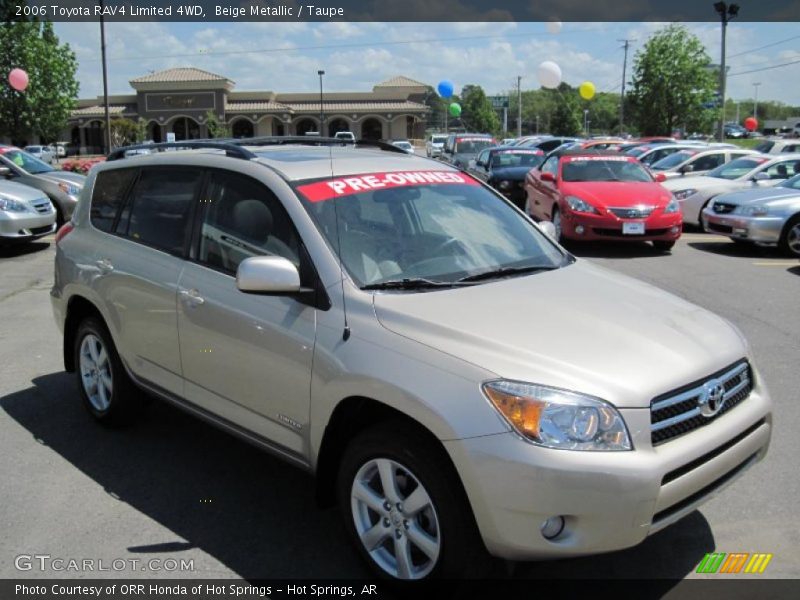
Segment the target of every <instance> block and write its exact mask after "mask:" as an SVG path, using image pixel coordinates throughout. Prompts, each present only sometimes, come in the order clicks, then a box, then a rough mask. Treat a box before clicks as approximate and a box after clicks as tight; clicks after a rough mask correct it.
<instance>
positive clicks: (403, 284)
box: [361, 277, 465, 290]
mask: <svg viewBox="0 0 800 600" xmlns="http://www.w3.org/2000/svg"><path fill="white" fill-rule="evenodd" d="M464 284H465V282H463V281H434V280H433V279H424V278H421V277H416V278H406V279H390V280H389V281H381V282H378V283H371V284H369V285H365V286H363V287H362V288H361V289H362V290H424V289H434V288H449V287H457V286H460V285H464Z"/></svg>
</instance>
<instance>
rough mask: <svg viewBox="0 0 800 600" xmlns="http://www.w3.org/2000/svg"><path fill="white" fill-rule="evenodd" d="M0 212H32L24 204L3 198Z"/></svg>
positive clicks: (0, 198)
mask: <svg viewBox="0 0 800 600" xmlns="http://www.w3.org/2000/svg"><path fill="white" fill-rule="evenodd" d="M0 210H5V211H8V212H32V211H31V209H30V208H28V206H27V205H26V204H24V203H23V202H20V201H19V200H12V199H11V198H3V197H2V196H0Z"/></svg>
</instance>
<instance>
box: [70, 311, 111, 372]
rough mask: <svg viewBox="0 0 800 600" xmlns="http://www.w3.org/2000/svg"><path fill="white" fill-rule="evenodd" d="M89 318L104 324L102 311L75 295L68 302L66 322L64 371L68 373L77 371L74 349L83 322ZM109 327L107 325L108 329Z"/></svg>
mask: <svg viewBox="0 0 800 600" xmlns="http://www.w3.org/2000/svg"><path fill="white" fill-rule="evenodd" d="M87 317H97V318H98V319H100V320H101V321H102V322H103V323H104V324H105V323H106V320H105V319H104V318H103V315H102V313H101V312H100V309H99V308H97V306H96V305H95V304H94V303H93V302H92V301H91V300H88V299H87V298H85V297H84V296H80V295H74V296H72V297H71V298H70V299H69V301H68V302H67V316H66V319H65V320H64V348H63V353H64V369H65V370H66V371H67V373H72V372H74V371H75V356H74V353H73V351H72V349H73V348H74V347H75V335H76V334H77V332H78V327H79V326H80V324H81V322H82V321H83V320H84V319H86V318H87ZM107 326H108V325H107V324H106V327H107Z"/></svg>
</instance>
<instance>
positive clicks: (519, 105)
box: [517, 75, 522, 138]
mask: <svg viewBox="0 0 800 600" xmlns="http://www.w3.org/2000/svg"><path fill="white" fill-rule="evenodd" d="M517 137H518V138H521V137H522V75H517Z"/></svg>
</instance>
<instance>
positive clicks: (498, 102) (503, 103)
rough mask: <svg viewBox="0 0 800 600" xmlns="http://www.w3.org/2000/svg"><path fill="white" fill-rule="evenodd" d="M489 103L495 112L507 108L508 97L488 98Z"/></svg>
mask: <svg viewBox="0 0 800 600" xmlns="http://www.w3.org/2000/svg"><path fill="white" fill-rule="evenodd" d="M489 102H491V103H492V108H494V109H497V110H499V109H501V108H508V96H489Z"/></svg>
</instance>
